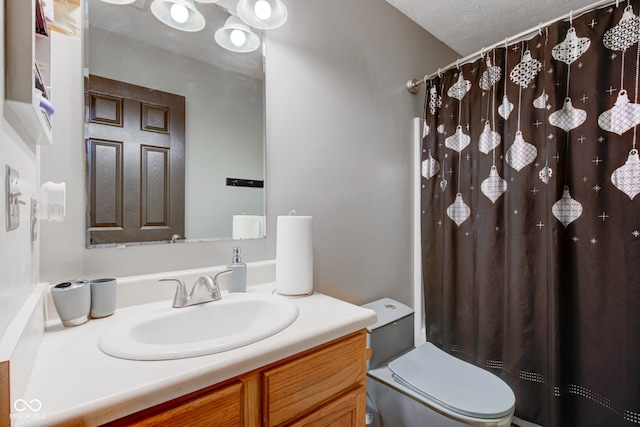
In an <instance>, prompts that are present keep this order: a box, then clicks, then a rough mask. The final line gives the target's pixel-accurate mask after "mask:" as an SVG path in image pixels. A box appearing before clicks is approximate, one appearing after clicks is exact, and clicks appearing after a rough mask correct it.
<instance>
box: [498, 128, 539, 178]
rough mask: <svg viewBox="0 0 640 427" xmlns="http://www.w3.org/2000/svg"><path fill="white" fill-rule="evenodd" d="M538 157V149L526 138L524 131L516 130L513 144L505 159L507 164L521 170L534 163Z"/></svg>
mask: <svg viewBox="0 0 640 427" xmlns="http://www.w3.org/2000/svg"><path fill="white" fill-rule="evenodd" d="M536 157H538V149H537V148H536V147H535V146H534V145H532V144H529V143H528V142H527V141H525V140H524V137H523V136H522V132H520V131H518V132H516V137H515V139H514V141H513V145H511V147H509V150H508V151H507V155H506V157H505V160H506V161H507V164H509V166H511V167H512V168H514V169H515V170H517V171H518V172H520V170H521V169H522V168H523V167H525V166H527V165H529V164H531V163H533V162H534V161H535V160H536Z"/></svg>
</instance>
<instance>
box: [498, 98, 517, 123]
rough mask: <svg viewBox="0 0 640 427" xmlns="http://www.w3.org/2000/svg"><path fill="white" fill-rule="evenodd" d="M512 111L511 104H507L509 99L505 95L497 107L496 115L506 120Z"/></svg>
mask: <svg viewBox="0 0 640 427" xmlns="http://www.w3.org/2000/svg"><path fill="white" fill-rule="evenodd" d="M512 111H513V104H512V103H511V102H509V98H508V97H507V95H505V96H503V97H502V104H500V106H499V107H498V114H500V116H501V117H502V118H503V119H505V120H507V119H508V118H509V114H511V112H512Z"/></svg>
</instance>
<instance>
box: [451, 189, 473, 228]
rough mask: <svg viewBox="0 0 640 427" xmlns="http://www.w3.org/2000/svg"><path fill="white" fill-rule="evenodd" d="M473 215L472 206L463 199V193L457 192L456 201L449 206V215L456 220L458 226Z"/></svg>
mask: <svg viewBox="0 0 640 427" xmlns="http://www.w3.org/2000/svg"><path fill="white" fill-rule="evenodd" d="M470 215H471V208H470V207H469V206H467V204H466V203H465V202H464V200H462V194H460V193H458V194H456V201H455V202H453V203H452V204H451V205H449V207H448V208H447V216H449V218H451V219H452V220H453V222H455V223H456V224H457V225H458V227H460V224H462V223H463V222H465V221H466V220H467V218H469V216H470Z"/></svg>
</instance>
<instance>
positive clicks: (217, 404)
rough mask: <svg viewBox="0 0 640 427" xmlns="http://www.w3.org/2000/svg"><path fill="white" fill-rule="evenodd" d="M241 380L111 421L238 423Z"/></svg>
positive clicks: (225, 426) (136, 426)
mask: <svg viewBox="0 0 640 427" xmlns="http://www.w3.org/2000/svg"><path fill="white" fill-rule="evenodd" d="M242 392H243V384H242V383H241V382H236V383H233V384H231V385H227V386H225V387H221V388H219V389H216V390H214V391H211V392H208V393H204V394H201V395H199V396H197V397H194V398H193V399H190V400H187V401H186V402H182V403H180V404H179V405H176V406H173V407H169V408H166V407H164V405H160V406H159V408H158V409H159V412H156V413H154V414H152V415H147V416H145V417H144V418H142V419H138V420H135V421H134V420H132V421H128V420H126V419H123V420H121V421H119V422H115V423H112V424H110V425H113V426H115V425H118V426H133V427H151V426H154V427H163V426H166V427H175V426H189V427H211V426H220V427H236V426H237V427H241V426H242V425H243V424H242Z"/></svg>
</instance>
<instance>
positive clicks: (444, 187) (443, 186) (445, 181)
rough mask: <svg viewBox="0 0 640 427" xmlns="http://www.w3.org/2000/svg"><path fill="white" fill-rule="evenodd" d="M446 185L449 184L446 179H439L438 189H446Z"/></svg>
mask: <svg viewBox="0 0 640 427" xmlns="http://www.w3.org/2000/svg"><path fill="white" fill-rule="evenodd" d="M447 185H449V183H448V182H447V180H446V179H444V178H442V181H440V189H441V190H442V191H444V190H446V189H447Z"/></svg>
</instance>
